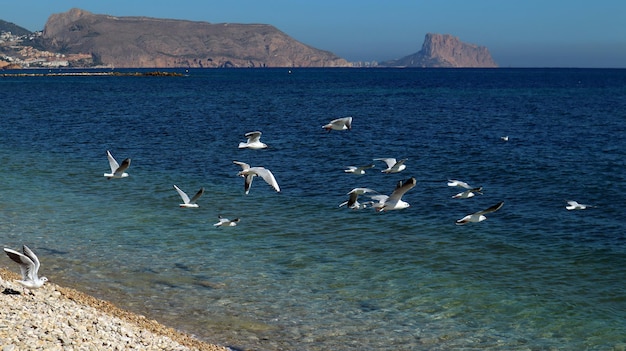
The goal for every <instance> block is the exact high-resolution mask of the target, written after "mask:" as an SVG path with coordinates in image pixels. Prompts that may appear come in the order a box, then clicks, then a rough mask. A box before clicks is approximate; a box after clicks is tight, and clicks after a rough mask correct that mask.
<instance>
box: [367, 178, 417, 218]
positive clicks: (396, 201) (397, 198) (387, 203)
mask: <svg viewBox="0 0 626 351" xmlns="http://www.w3.org/2000/svg"><path fill="white" fill-rule="evenodd" d="M415 184H417V181H416V180H415V177H411V178H409V179H408V180H406V181H405V182H402V181H399V182H398V185H396V189H395V190H394V191H393V192H392V193H391V195H389V196H387V195H372V196H370V197H371V198H372V199H374V200H376V201H378V202H377V203H375V204H374V208H376V211H377V212H380V211H392V210H401V209H404V208H407V207H410V206H411V205H410V204H409V203H408V202H406V201H403V200H402V196H404V194H405V193H406V192H407V191H409V190H411V189H412V188H413V187H414V186H415Z"/></svg>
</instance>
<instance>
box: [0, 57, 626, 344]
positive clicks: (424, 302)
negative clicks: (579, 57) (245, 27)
mask: <svg viewBox="0 0 626 351" xmlns="http://www.w3.org/2000/svg"><path fill="white" fill-rule="evenodd" d="M131 71H132V70H131ZM41 72H42V71H35V73H36V74H33V75H25V74H13V75H7V74H4V75H3V76H0V91H1V96H2V97H1V101H2V107H1V109H0V162H1V164H2V172H0V242H1V244H2V246H3V247H9V248H13V249H18V250H19V249H21V246H22V245H23V244H26V245H28V246H29V247H30V248H31V249H32V250H33V251H34V252H35V253H36V254H37V255H38V256H39V258H40V260H41V269H40V275H43V276H46V277H48V278H49V279H50V281H51V282H53V283H57V284H61V285H64V286H69V287H73V288H75V289H78V290H80V291H83V292H86V293H88V294H91V295H93V296H96V297H98V298H102V299H106V300H108V301H111V302H113V303H114V304H115V305H117V306H119V307H121V308H123V309H127V310H130V311H133V312H136V313H138V314H142V315H145V316H146V317H148V318H151V319H156V320H158V321H159V322H161V323H163V324H165V325H168V326H171V327H173V328H175V329H178V330H181V331H184V332H187V333H189V334H192V335H194V336H196V337H197V338H199V339H201V340H204V341H206V342H210V343H215V344H219V345H224V346H228V347H230V348H232V349H233V350H260V351H278V350H290V351H291V350H293V351H300V350H302V351H322V350H359V351H370V350H371V351H373V350H376V351H380V350H393V351H399V350H624V349H626V224H624V223H625V222H624V212H625V211H626V70H624V69H576V68H569V69H557V68H497V69H392V68H384V69H383V68H381V69H377V68H367V69H359V68H353V69H344V68H333V69H321V68H319V69H318V68H290V69H289V68H277V69H270V68H268V69H204V70H203V69H189V70H185V69H180V70H169V72H175V73H180V74H181V76H142V75H138V76H135V75H132V76H131V75H123V74H122V75H117V76H111V75H68V74H57V75H48V74H47V73H48V71H43V73H45V74H40V73H41ZM54 72H56V71H54ZM64 72H65V73H67V72H72V71H59V73H64ZM17 73H22V71H18V72H17ZM347 116H351V117H353V121H352V128H351V130H342V131H334V130H333V131H331V132H327V131H325V130H324V129H323V128H322V126H323V125H324V124H326V123H328V122H329V121H330V120H332V119H335V118H341V117H347ZM251 131H261V132H262V133H263V134H262V137H261V141H263V142H265V143H266V144H267V145H268V148H266V149H262V150H250V149H239V148H238V144H239V143H240V142H244V141H245V140H246V138H245V137H244V134H245V133H247V132H251ZM503 137H508V140H504V139H505V138H504V139H503ZM107 150H109V151H110V152H111V154H112V155H113V156H114V157H115V158H116V159H117V160H118V162H121V161H122V160H123V159H125V158H131V166H130V167H129V168H128V170H127V173H128V174H129V176H128V177H127V178H123V179H107V178H106V177H104V176H103V174H104V173H109V172H110V169H109V163H108V161H107V158H106V151H107ZM377 158H396V159H398V160H400V159H406V161H405V165H406V166H407V167H406V169H405V170H403V171H402V172H400V173H390V174H387V173H384V172H381V171H382V170H383V169H385V168H386V165H385V163H384V162H382V161H380V160H375V159H377ZM233 161H240V162H245V163H248V164H250V165H251V166H261V167H265V168H266V169H269V170H270V171H271V172H272V173H273V174H274V176H275V178H276V180H277V182H278V183H279V185H280V188H281V191H280V192H276V191H274V189H272V188H271V187H270V186H269V185H268V184H266V183H265V182H264V181H263V179H261V178H260V177H257V178H256V179H255V181H254V182H253V184H252V187H251V190H250V193H249V194H248V195H246V194H245V193H244V180H243V178H242V177H239V176H238V175H237V173H238V172H239V171H240V170H241V168H240V167H239V166H238V165H237V164H234V163H233ZM369 164H374V166H375V167H374V168H371V169H368V170H367V171H366V173H365V174H363V175H354V174H348V173H345V172H344V170H345V169H346V168H347V167H348V166H364V165H369ZM411 177H414V178H415V179H416V186H415V187H414V188H412V189H411V190H409V191H408V192H407V193H406V194H405V195H404V196H403V198H402V199H403V200H404V201H406V202H408V203H410V205H411V206H410V207H409V208H406V209H403V210H396V211H387V212H377V211H375V210H373V209H372V208H364V209H360V210H355V209H349V208H346V207H345V206H343V207H340V206H339V204H341V203H342V202H344V201H345V200H347V199H348V195H347V193H348V192H349V191H350V190H351V189H353V188H356V187H367V188H371V189H373V190H376V191H377V192H379V193H380V194H386V195H389V194H391V193H392V192H393V191H394V189H395V187H396V184H398V182H401V181H406V180H407V179H409V178H411ZM453 179H454V180H462V181H465V182H467V183H469V184H470V185H472V186H476V187H479V186H480V187H483V191H482V194H480V195H476V196H474V197H471V198H467V199H458V198H453V195H455V194H456V193H459V192H461V191H463V190H464V189H462V188H458V187H451V186H448V184H447V183H448V180H453ZM173 185H177V186H178V187H180V188H181V189H183V190H184V191H186V192H187V193H188V194H189V195H190V196H191V195H193V194H195V193H196V192H197V191H198V190H199V189H200V188H202V187H203V188H204V189H205V193H204V195H203V196H202V197H201V198H200V199H199V200H198V204H199V207H198V208H180V207H179V204H180V203H181V202H182V201H181V198H180V197H179V195H178V194H177V193H176V191H175V190H174V188H173ZM569 200H574V201H577V202H579V203H583V204H587V205H589V207H588V208H586V209H584V210H572V211H569V210H567V209H566V208H565V206H566V205H567V201H569ZM359 201H360V202H363V203H366V202H367V201H368V196H367V195H362V196H361V197H360V198H359ZM501 201H503V202H504V205H503V206H502V208H501V209H500V210H499V211H497V212H493V213H489V214H487V215H486V217H487V219H486V220H484V221H482V222H479V223H469V224H467V225H457V224H456V220H458V219H460V218H462V217H464V216H465V215H468V214H471V213H474V212H477V211H480V210H484V209H486V208H488V207H490V206H493V205H494V204H497V203H498V202H501ZM218 216H223V217H225V218H229V219H234V218H239V219H240V221H239V222H238V225H237V226H234V227H216V226H214V224H215V223H217V222H218ZM0 262H2V263H1V264H0V265H1V266H2V267H6V268H7V269H10V270H13V271H16V272H18V271H19V270H18V267H17V266H16V265H15V264H14V263H13V262H12V261H10V260H9V258H8V257H5V258H4V259H0ZM35 293H36V292H35Z"/></svg>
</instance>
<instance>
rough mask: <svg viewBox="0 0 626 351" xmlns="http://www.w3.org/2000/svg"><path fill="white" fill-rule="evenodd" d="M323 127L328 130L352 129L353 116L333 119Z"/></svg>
mask: <svg viewBox="0 0 626 351" xmlns="http://www.w3.org/2000/svg"><path fill="white" fill-rule="evenodd" d="M322 128H324V129H326V130H327V131H328V132H330V131H331V130H351V129H352V117H343V118H337V119H333V120H332V121H330V122H328V124H325V125H323V126H322Z"/></svg>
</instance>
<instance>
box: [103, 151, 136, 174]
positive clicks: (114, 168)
mask: <svg viewBox="0 0 626 351" xmlns="http://www.w3.org/2000/svg"><path fill="white" fill-rule="evenodd" d="M107 158H108V159H109V166H111V173H105V174H104V176H105V177H107V179H111V178H125V177H128V173H126V169H127V168H128V167H129V166H130V158H127V159H125V160H124V161H122V165H119V164H118V163H117V161H116V160H115V158H113V155H111V152H109V150H107Z"/></svg>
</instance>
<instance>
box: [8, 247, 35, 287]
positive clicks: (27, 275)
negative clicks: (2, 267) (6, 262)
mask: <svg viewBox="0 0 626 351" xmlns="http://www.w3.org/2000/svg"><path fill="white" fill-rule="evenodd" d="M28 251H30V250H28ZM4 252H6V254H7V255H8V256H9V258H10V259H12V260H13V261H15V262H16V263H17V264H19V265H20V272H21V273H22V280H34V277H35V276H36V268H37V269H38V268H39V267H37V266H36V265H35V262H33V260H32V259H30V258H29V257H28V256H26V255H24V254H21V253H19V252H17V251H15V250H11V249H7V248H5V249H4ZM31 253H32V251H31ZM33 255H34V254H33ZM35 258H37V257H36V256H35ZM37 262H39V260H37Z"/></svg>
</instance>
